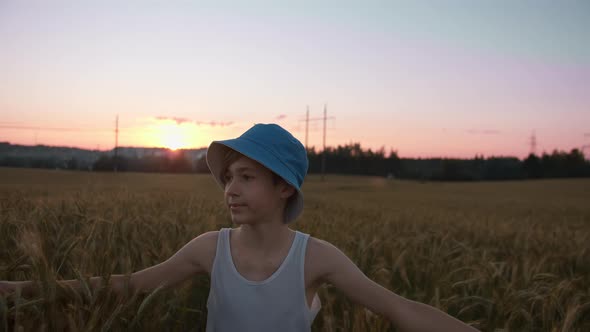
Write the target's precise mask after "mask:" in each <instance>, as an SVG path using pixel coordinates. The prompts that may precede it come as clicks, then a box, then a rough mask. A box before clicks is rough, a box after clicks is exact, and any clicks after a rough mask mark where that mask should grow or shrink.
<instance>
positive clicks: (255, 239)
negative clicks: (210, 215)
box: [235, 223, 294, 253]
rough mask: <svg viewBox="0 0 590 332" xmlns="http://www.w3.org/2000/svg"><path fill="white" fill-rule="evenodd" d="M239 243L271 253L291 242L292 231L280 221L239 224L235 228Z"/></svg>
mask: <svg viewBox="0 0 590 332" xmlns="http://www.w3.org/2000/svg"><path fill="white" fill-rule="evenodd" d="M235 232H236V233H235V235H236V240H238V241H239V242H240V244H241V245H243V246H245V247H247V248H249V249H252V250H256V251H260V252H264V253H272V252H276V251H277V250H279V249H280V248H283V247H284V246H285V244H286V243H289V244H290V243H291V241H290V240H291V239H292V237H293V236H294V231H293V230H291V229H290V228H289V226H288V225H286V224H282V223H265V224H257V225H241V226H240V227H238V228H237V229H235Z"/></svg>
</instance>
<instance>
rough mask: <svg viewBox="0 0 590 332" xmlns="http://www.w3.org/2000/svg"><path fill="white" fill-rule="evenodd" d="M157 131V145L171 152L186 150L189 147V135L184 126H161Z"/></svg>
mask: <svg viewBox="0 0 590 332" xmlns="http://www.w3.org/2000/svg"><path fill="white" fill-rule="evenodd" d="M158 129H159V133H158V135H159V139H160V144H159V145H161V146H164V147H166V148H169V149H172V150H176V149H186V148H189V147H190V146H191V140H190V135H189V133H188V132H187V128H186V127H185V126H179V125H176V124H162V125H160V127H159V128H158Z"/></svg>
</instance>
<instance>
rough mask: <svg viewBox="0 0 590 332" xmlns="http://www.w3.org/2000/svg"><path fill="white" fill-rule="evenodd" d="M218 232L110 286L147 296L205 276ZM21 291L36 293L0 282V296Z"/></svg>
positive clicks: (96, 282) (95, 280) (97, 281)
mask: <svg viewBox="0 0 590 332" xmlns="http://www.w3.org/2000/svg"><path fill="white" fill-rule="evenodd" d="M217 233H218V232H217V231H215V232H208V233H204V234H201V235H200V236H198V237H196V238H194V239H192V240H191V241H190V242H188V243H187V244H186V245H184V246H183V247H182V248H181V249H180V250H178V251H177V252H176V253H175V254H174V255H172V256H171V257H170V258H168V259H167V260H166V261H164V262H162V263H160V264H157V265H154V266H151V267H148V268H146V269H143V270H141V271H137V272H135V273H132V274H131V275H129V276H127V275H120V274H117V275H111V276H110V280H109V286H110V287H111V288H112V289H113V291H115V292H116V293H118V294H121V295H124V294H125V287H126V286H125V284H126V283H127V282H128V283H129V291H130V292H133V293H138V292H150V291H152V290H154V289H156V288H158V287H159V286H163V287H170V286H173V285H176V284H178V283H179V282H181V281H183V280H186V279H188V278H189V277H191V276H193V275H196V274H199V273H205V272H208V268H210V266H211V264H212V259H213V258H214V255H215V248H216V244H217ZM58 282H59V283H60V284H61V285H64V286H67V287H71V288H73V289H75V290H80V289H81V288H82V287H83V286H82V285H81V284H80V281H79V280H59V281H58ZM102 283H103V278H102V277H92V278H90V279H89V286H90V287H91V288H97V287H100V286H101V285H102ZM17 288H20V289H21V290H22V293H23V294H24V295H32V294H35V293H37V292H38V290H37V289H36V286H35V284H34V283H33V282H31V281H0V295H3V294H9V293H11V292H14V291H16V289H17Z"/></svg>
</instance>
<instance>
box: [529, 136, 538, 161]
mask: <svg viewBox="0 0 590 332" xmlns="http://www.w3.org/2000/svg"><path fill="white" fill-rule="evenodd" d="M529 142H530V144H531V150H530V153H531V154H533V155H536V154H537V153H536V152H537V135H536V133H535V131H534V130H533V134H532V135H531V137H530V140H529Z"/></svg>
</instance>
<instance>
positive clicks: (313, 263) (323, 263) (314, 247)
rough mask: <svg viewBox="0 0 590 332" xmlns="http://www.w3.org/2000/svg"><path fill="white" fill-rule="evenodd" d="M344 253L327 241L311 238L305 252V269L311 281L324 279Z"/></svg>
mask: <svg viewBox="0 0 590 332" xmlns="http://www.w3.org/2000/svg"><path fill="white" fill-rule="evenodd" d="M341 254H342V252H341V251H340V250H339V249H338V248H337V247H336V246H334V245H333V244H331V243H330V242H328V241H326V240H322V239H318V238H315V237H313V236H309V239H308V240H307V249H306V252H305V269H306V270H307V272H309V273H310V274H311V275H310V277H311V279H323V278H324V277H325V276H326V275H327V274H328V273H330V271H331V264H330V262H333V261H334V260H335V259H337V258H338V257H339V256H340V255H341Z"/></svg>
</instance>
